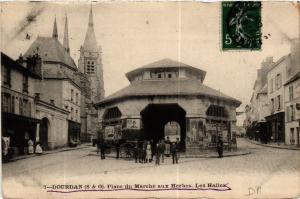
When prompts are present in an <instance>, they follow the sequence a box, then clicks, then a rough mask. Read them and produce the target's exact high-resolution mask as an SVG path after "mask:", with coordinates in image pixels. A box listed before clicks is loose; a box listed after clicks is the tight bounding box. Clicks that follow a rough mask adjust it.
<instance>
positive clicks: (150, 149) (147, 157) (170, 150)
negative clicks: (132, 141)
mask: <svg viewBox="0 0 300 199" xmlns="http://www.w3.org/2000/svg"><path fill="white" fill-rule="evenodd" d="M178 153H179V139H178V138H177V140H176V142H171V141H170V138H169V137H167V140H164V139H162V140H159V141H158V142H157V143H155V142H154V141H153V140H151V141H147V140H145V141H144V142H142V143H140V144H136V145H135V148H134V159H135V162H136V163H138V162H139V163H151V162H154V161H155V164H157V165H159V164H160V163H164V160H165V157H170V156H172V160H173V164H175V163H176V164H177V163H178Z"/></svg>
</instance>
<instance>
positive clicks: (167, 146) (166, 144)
mask: <svg viewBox="0 0 300 199" xmlns="http://www.w3.org/2000/svg"><path fill="white" fill-rule="evenodd" d="M165 147H166V150H165V155H166V157H170V154H171V152H170V147H171V141H170V137H169V136H168V137H167V140H166V142H165Z"/></svg>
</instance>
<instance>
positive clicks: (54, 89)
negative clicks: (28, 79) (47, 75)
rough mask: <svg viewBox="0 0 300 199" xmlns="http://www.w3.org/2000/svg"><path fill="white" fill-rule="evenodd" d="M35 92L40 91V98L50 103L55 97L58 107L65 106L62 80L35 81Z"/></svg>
mask: <svg viewBox="0 0 300 199" xmlns="http://www.w3.org/2000/svg"><path fill="white" fill-rule="evenodd" d="M35 87H36V88H35V92H37V93H40V99H41V100H43V101H45V102H48V103H50V100H51V99H53V100H54V103H55V105H56V106H58V107H61V108H62V107H63V101H62V92H63V91H62V89H61V88H62V81H61V80H58V79H44V80H42V81H40V80H37V81H36V82H35Z"/></svg>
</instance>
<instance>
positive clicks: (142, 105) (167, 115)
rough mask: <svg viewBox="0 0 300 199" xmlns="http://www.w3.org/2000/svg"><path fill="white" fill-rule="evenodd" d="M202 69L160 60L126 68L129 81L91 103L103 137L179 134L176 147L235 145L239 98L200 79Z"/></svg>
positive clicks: (158, 137) (197, 149)
mask: <svg viewBox="0 0 300 199" xmlns="http://www.w3.org/2000/svg"><path fill="white" fill-rule="evenodd" d="M205 75H206V71H204V70H201V69H199V68H196V67H193V66H190V65H187V64H184V63H181V62H178V61H174V60H171V59H162V60H159V61H156V62H154V63H150V64H147V65H145V66H142V67H139V68H137V69H134V70H132V71H130V72H128V73H126V77H127V79H128V80H129V82H130V85H129V86H127V87H125V88H123V89H121V90H119V91H117V92H115V93H113V94H111V95H109V96H107V97H106V98H104V99H103V100H101V101H99V102H98V103H96V106H97V110H98V119H99V123H100V129H101V132H100V134H101V133H102V135H104V138H105V139H106V140H121V141H123V142H124V141H128V140H153V141H154V142H158V141H159V140H161V139H165V138H166V137H169V138H171V139H175V138H179V140H180V149H181V151H186V152H187V153H196V154H197V153H202V152H203V151H205V150H207V149H210V148H211V149H215V146H216V143H217V139H218V138H219V139H220V138H221V139H222V140H223V142H224V146H225V148H226V147H227V148H228V149H230V148H234V147H236V140H235V129H236V108H237V107H239V106H240V104H241V102H240V101H239V100H237V99H234V98H233V97H230V96H228V95H225V94H223V93H221V92H220V91H218V90H215V89H213V88H210V87H208V86H206V85H204V84H203V81H204V79H205Z"/></svg>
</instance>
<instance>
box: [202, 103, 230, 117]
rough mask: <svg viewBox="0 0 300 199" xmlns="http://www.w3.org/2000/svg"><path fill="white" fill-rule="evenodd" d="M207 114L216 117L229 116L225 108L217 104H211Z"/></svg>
mask: <svg viewBox="0 0 300 199" xmlns="http://www.w3.org/2000/svg"><path fill="white" fill-rule="evenodd" d="M206 115H208V116H214V117H227V113H226V111H225V108H224V107H223V106H217V105H210V106H209V108H208V109H207V111H206Z"/></svg>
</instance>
